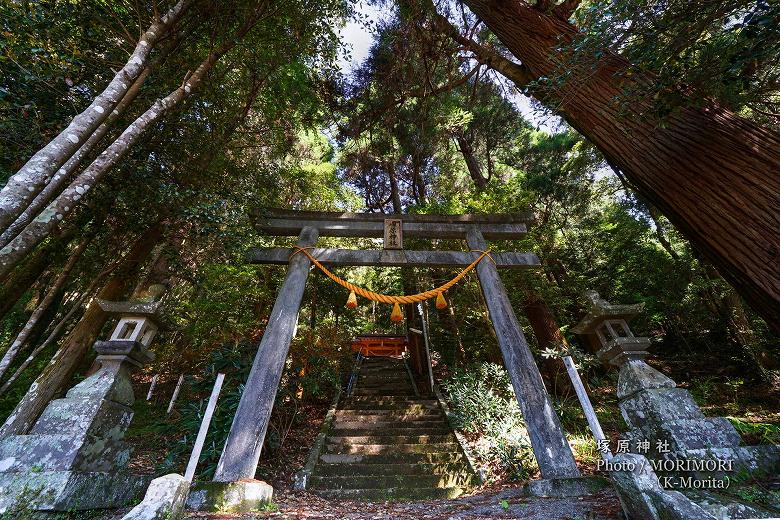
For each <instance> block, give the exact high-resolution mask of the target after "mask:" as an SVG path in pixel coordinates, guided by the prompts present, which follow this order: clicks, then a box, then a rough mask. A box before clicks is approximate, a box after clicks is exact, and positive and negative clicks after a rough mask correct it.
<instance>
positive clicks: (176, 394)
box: [165, 374, 184, 415]
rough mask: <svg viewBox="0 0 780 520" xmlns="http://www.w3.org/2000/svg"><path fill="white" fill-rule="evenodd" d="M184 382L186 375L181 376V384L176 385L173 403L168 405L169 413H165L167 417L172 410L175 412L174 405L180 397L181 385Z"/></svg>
mask: <svg viewBox="0 0 780 520" xmlns="http://www.w3.org/2000/svg"><path fill="white" fill-rule="evenodd" d="M183 382H184V374H182V375H180V376H179V382H178V383H176V389H175V390H174V391H173V395H172V396H171V402H170V403H169V404H168V411H167V412H165V414H166V415H168V414H169V413H171V410H173V404H174V403H175V402H176V398H177V397H179V390H181V384H182V383H183Z"/></svg>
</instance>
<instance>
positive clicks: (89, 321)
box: [0, 223, 163, 439]
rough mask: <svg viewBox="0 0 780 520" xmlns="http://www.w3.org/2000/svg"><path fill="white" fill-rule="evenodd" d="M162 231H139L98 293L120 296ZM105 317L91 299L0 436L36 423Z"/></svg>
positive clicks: (157, 228) (159, 226) (155, 228)
mask: <svg viewBox="0 0 780 520" xmlns="http://www.w3.org/2000/svg"><path fill="white" fill-rule="evenodd" d="M162 233H163V226H162V224H161V223H157V224H154V225H153V226H152V227H151V228H149V229H148V230H147V231H146V232H145V233H144V234H143V235H141V236H140V237H139V238H138V239H137V240H136V241H135V243H134V244H133V246H132V248H131V249H130V251H129V252H128V254H127V256H126V257H125V258H124V259H123V262H122V267H121V268H120V270H119V271H118V272H117V273H116V274H114V275H113V276H112V277H111V278H110V279H109V281H108V282H106V284H105V285H104V286H103V288H102V289H101V290H100V293H99V294H98V296H97V297H98V298H100V299H102V300H118V299H120V298H122V297H123V296H124V295H125V293H126V292H127V291H128V289H129V288H130V281H131V280H132V279H133V278H134V276H135V275H136V274H137V273H138V270H139V268H140V266H141V265H142V264H143V262H144V260H146V258H147V257H148V256H149V253H151V251H152V249H154V246H155V245H156V244H157V243H158V242H159V241H160V237H161V236H162ZM106 321H108V315H107V314H106V313H105V312H103V310H102V309H101V308H100V306H99V305H97V303H96V302H94V301H93V302H92V303H91V304H90V305H89V307H88V308H87V310H86V312H85V313H84V316H82V318H81V321H79V323H78V324H77V325H76V327H74V329H73V330H72V331H71V333H70V334H69V335H68V337H67V338H66V339H65V341H64V342H63V344H62V346H61V347H60V349H59V350H58V351H57V354H55V355H54V357H53V358H52V360H51V361H50V362H49V364H48V365H47V367H46V368H45V369H44V370H43V372H42V373H41V374H40V375H39V376H38V378H37V379H36V380H35V382H34V383H33V384H32V385H31V386H30V389H29V390H28V391H27V393H26V394H25V396H24V397H23V398H22V400H21V401H19V404H17V405H16V408H14V411H13V412H12V413H11V415H10V416H9V417H8V418H7V419H6V421H5V424H3V426H2V427H0V439H3V438H5V437H8V436H9V435H23V434H25V433H26V432H27V431H28V430H29V429H30V428H31V427H32V425H33V424H35V421H36V420H37V419H38V417H39V416H40V414H41V413H42V412H43V410H44V409H45V408H46V405H48V404H49V401H51V400H52V399H53V398H54V397H55V396H56V395H57V394H58V393H59V392H60V391H61V390H62V388H63V387H64V386H65V385H67V384H68V383H69V382H70V380H71V378H72V377H73V374H74V373H75V371H76V369H77V368H78V366H79V364H80V363H82V361H83V360H84V357H85V356H86V355H87V353H88V352H89V349H90V348H91V347H92V345H93V343H94V342H95V340H96V339H97V336H98V334H99V333H100V330H101V329H102V328H103V325H105V323H106Z"/></svg>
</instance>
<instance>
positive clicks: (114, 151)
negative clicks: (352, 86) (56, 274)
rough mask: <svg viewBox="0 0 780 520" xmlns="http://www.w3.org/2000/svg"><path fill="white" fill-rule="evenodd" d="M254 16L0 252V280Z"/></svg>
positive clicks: (246, 28)
mask: <svg viewBox="0 0 780 520" xmlns="http://www.w3.org/2000/svg"><path fill="white" fill-rule="evenodd" d="M258 14H259V13H255V14H254V15H253V16H249V17H248V18H247V20H246V21H245V22H244V24H243V25H242V26H241V28H240V29H238V30H237V31H236V34H234V35H233V36H232V37H231V38H229V39H228V40H227V41H226V43H224V44H223V45H221V46H220V47H219V48H217V49H214V50H212V51H211V52H210V53H209V54H208V56H207V57H206V58H205V59H204V60H203V62H201V64H200V65H199V66H198V68H197V69H196V70H195V72H193V73H192V75H191V76H189V77H188V78H187V79H186V80H185V81H184V83H183V84H182V85H181V86H180V87H179V88H177V89H176V90H174V91H173V92H171V93H170V94H169V95H168V96H166V97H164V98H162V99H159V100H157V101H156V102H155V103H154V104H153V105H152V106H151V107H150V108H149V109H148V110H147V111H146V112H144V113H143V114H141V115H140V116H139V117H138V118H137V119H136V120H135V121H133V123H131V124H130V126H128V127H127V128H126V129H125V131H124V132H122V134H121V135H120V136H119V137H117V139H116V140H115V141H114V142H113V143H111V145H110V146H109V147H108V148H107V149H106V150H105V151H104V152H103V153H101V154H100V155H99V156H98V158H97V159H95V160H94V161H93V162H92V164H90V165H89V166H88V167H87V168H86V169H85V170H84V171H83V172H82V173H81V174H80V175H79V176H78V177H76V179H75V180H74V181H73V182H71V184H70V186H69V187H68V188H66V189H65V191H63V192H62V193H61V194H60V195H59V196H58V197H57V198H56V199H55V200H54V201H53V202H52V203H51V204H49V206H48V207H47V208H46V209H45V210H44V211H43V212H42V213H41V214H40V215H39V216H38V217H36V218H35V220H33V221H32V222H31V223H30V224H28V225H27V227H25V229H24V231H22V232H21V233H20V234H19V235H17V236H16V238H14V239H13V240H12V241H11V242H9V243H8V244H7V245H6V246H5V247H3V248H2V249H0V276H2V275H3V274H5V273H6V272H8V271H9V270H10V269H12V268H13V266H14V265H16V264H17V263H18V262H19V261H20V260H21V259H23V258H24V257H25V256H26V255H27V254H29V252H30V251H31V250H32V249H33V248H34V247H35V246H37V245H38V244H39V243H41V241H43V240H44V239H45V238H46V237H47V236H48V235H49V233H51V231H52V230H54V229H56V227H57V226H58V224H59V223H60V221H62V220H63V218H64V217H65V216H66V215H67V214H68V213H69V212H71V211H73V210H74V208H75V207H76V206H77V205H78V201H79V200H80V199H81V198H82V197H83V196H84V195H85V194H86V192H87V191H88V190H90V189H91V188H93V187H94V186H95V185H96V184H98V183H99V182H101V181H102V179H103V177H104V176H105V175H106V174H107V173H108V172H109V171H110V170H111V169H112V168H113V167H114V166H115V165H116V164H117V163H118V162H119V161H120V159H122V158H123V157H124V156H125V155H126V154H127V153H128V152H129V151H130V149H131V148H132V147H133V145H135V143H136V142H138V140H139V139H140V138H141V136H142V135H143V134H144V133H145V132H146V130H147V129H149V128H150V127H151V126H153V124H154V123H155V122H157V121H158V120H159V119H160V118H162V117H163V116H164V115H165V114H166V113H167V112H169V111H170V110H171V109H172V108H173V107H175V106H176V105H178V104H179V103H180V102H181V101H182V100H183V99H185V98H186V97H189V96H190V95H191V94H192V93H193V92H194V91H195V89H197V88H198V87H199V86H200V85H201V83H202V82H203V80H204V79H205V77H206V75H207V74H208V73H209V71H210V70H211V69H212V68H213V67H214V65H216V64H217V62H218V61H219V59H220V58H221V57H222V56H223V55H224V54H225V53H226V52H228V51H229V50H230V49H232V48H233V47H234V46H235V45H236V43H237V42H238V41H240V40H241V38H242V37H243V36H245V35H246V33H247V32H249V30H250V29H251V28H252V27H254V25H255V23H257V19H258Z"/></svg>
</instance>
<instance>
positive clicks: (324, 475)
mask: <svg viewBox="0 0 780 520" xmlns="http://www.w3.org/2000/svg"><path fill="white" fill-rule="evenodd" d="M472 477H473V474H472V473H471V470H470V469H469V465H468V463H467V461H466V458H465V456H464V455H463V452H462V450H461V447H460V445H459V444H458V442H457V439H456V438H455V435H454V434H453V432H452V430H451V428H450V425H449V422H448V421H447V417H446V415H445V414H444V411H443V410H442V409H441V407H440V405H439V402H438V401H437V400H436V399H433V398H430V397H417V396H416V395H415V389H414V387H413V386H412V382H411V380H410V378H409V375H408V372H407V370H406V367H405V366H404V363H403V360H401V359H394V358H378V357H370V358H367V359H365V360H364V361H363V364H362V367H361V368H360V372H359V376H358V378H357V381H356V384H355V387H354V391H353V393H352V395H351V396H348V397H346V398H345V399H343V400H342V401H341V403H339V406H338V409H337V410H336V415H335V420H334V422H333V425H332V427H331V429H330V431H329V432H328V435H327V438H326V441H325V446H324V448H323V450H322V452H321V453H320V457H319V460H318V461H317V464H316V466H315V467H314V471H313V473H312V476H311V480H310V481H309V486H308V487H309V489H311V490H313V491H314V492H316V493H317V494H319V495H322V496H324V497H327V498H340V499H360V500H417V499H428V498H454V497H457V496H458V495H460V494H461V493H463V491H464V489H465V488H466V487H467V486H468V485H469V484H470V482H471V479H472Z"/></svg>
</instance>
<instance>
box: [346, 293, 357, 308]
mask: <svg viewBox="0 0 780 520" xmlns="http://www.w3.org/2000/svg"><path fill="white" fill-rule="evenodd" d="M355 308H357V296H355V291H350V292H349V298H347V309H355Z"/></svg>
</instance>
